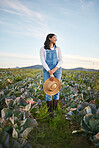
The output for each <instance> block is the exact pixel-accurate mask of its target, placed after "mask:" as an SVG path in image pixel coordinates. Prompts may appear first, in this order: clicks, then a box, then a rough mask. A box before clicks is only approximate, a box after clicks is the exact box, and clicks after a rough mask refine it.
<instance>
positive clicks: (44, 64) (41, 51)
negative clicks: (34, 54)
mask: <svg viewBox="0 0 99 148" xmlns="http://www.w3.org/2000/svg"><path fill="white" fill-rule="evenodd" d="M40 59H41V63H42V65H43V67H44V68H45V69H46V70H47V71H49V70H50V68H49V67H48V65H47V63H46V61H45V58H44V49H43V47H41V49H40Z"/></svg>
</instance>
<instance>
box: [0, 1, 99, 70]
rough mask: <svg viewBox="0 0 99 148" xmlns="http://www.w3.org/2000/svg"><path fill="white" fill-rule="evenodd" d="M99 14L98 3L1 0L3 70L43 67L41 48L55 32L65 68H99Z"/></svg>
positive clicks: (0, 37)
mask: <svg viewBox="0 0 99 148" xmlns="http://www.w3.org/2000/svg"><path fill="white" fill-rule="evenodd" d="M98 14H99V1H98V0H87V1H86V0H75V1H73V0H58V1H57V0H54V1H53V0H50V1H48V0H46V1H45V0H42V1H40V0H37V1H31V0H28V1H27V0H24V1H21V0H14V1H13V0H3V1H2V0H0V39H1V40H0V68H13V67H16V66H18V67H27V66H28V65H30V66H31V65H39V64H41V61H40V55H39V52H40V48H41V47H42V46H43V44H44V41H45V39H46V35H47V34H49V33H55V34H56V36H57V42H56V45H57V46H59V47H60V49H61V52H62V57H63V64H62V65H61V67H63V68H65V69H71V68H76V67H84V68H89V69H99V42H98V41H99V33H98V32H99V16H98ZM41 65H42V64H41Z"/></svg>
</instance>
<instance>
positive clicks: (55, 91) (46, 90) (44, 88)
mask: <svg viewBox="0 0 99 148" xmlns="http://www.w3.org/2000/svg"><path fill="white" fill-rule="evenodd" d="M53 81H55V82H56V83H57V84H58V86H57V88H56V89H54V90H48V88H47V86H48V83H50V82H51V80H50V78H48V79H47V80H46V81H45V82H44V84H43V90H44V92H45V93H46V94H47V95H50V96H52V95H55V94H57V93H58V92H59V90H60V89H61V83H60V81H59V80H58V79H57V78H55V77H54V79H53Z"/></svg>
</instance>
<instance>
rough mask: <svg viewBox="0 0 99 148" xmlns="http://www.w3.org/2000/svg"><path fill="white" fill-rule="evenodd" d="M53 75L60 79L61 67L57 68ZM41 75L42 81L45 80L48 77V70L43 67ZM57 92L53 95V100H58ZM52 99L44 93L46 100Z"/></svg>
mask: <svg viewBox="0 0 99 148" xmlns="http://www.w3.org/2000/svg"><path fill="white" fill-rule="evenodd" d="M53 75H54V77H55V78H57V79H58V80H59V81H60V80H61V76H62V68H61V67H60V68H58V69H57V70H56V71H55V72H54V73H53ZM43 77H44V81H46V80H47V79H48V78H50V74H49V72H48V71H46V70H45V68H43ZM59 93H60V92H58V93H57V94H55V95H53V99H54V100H59ZM51 100H52V96H50V95H47V94H46V101H51Z"/></svg>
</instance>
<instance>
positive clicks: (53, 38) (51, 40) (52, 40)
mask: <svg viewBox="0 0 99 148" xmlns="http://www.w3.org/2000/svg"><path fill="white" fill-rule="evenodd" d="M49 40H50V42H52V43H53V44H55V43H56V41H57V37H56V36H55V35H54V36H52V38H49Z"/></svg>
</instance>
